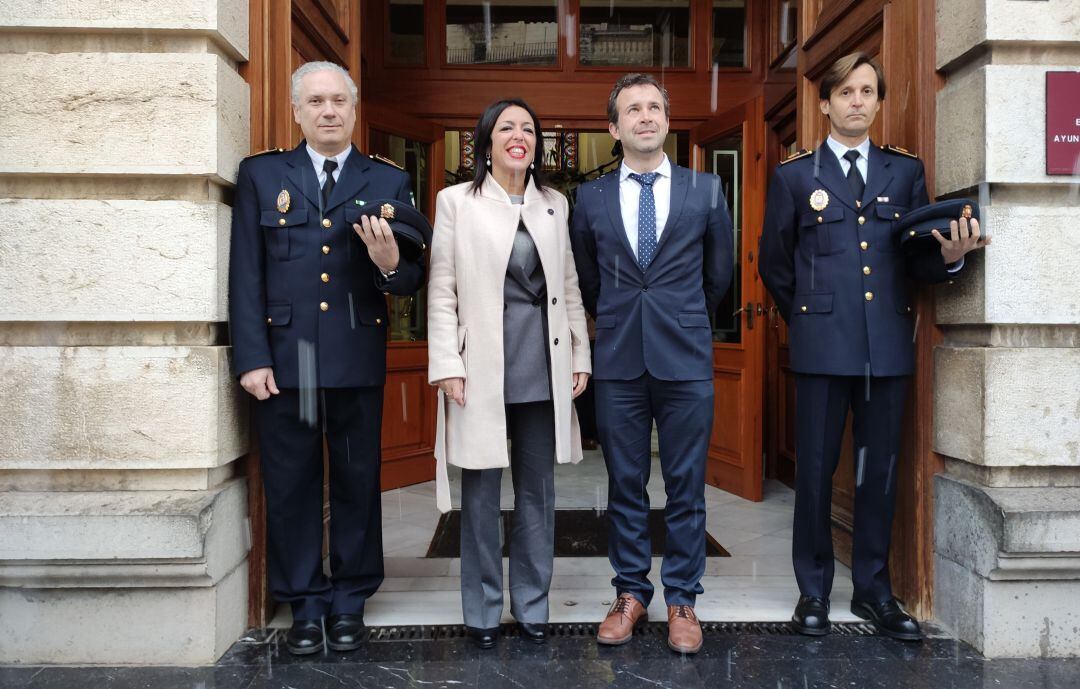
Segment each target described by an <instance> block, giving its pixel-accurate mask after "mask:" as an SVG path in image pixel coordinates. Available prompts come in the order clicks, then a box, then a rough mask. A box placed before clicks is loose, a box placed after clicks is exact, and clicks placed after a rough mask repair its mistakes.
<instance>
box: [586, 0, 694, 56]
mask: <svg viewBox="0 0 1080 689" xmlns="http://www.w3.org/2000/svg"><path fill="white" fill-rule="evenodd" d="M578 53H579V56H580V57H579V60H580V62H581V64H583V65H618V66H637V67H688V66H690V1H689V0H581V30H580V32H579V34H578Z"/></svg>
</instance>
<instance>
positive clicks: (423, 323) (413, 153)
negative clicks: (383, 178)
mask: <svg viewBox="0 0 1080 689" xmlns="http://www.w3.org/2000/svg"><path fill="white" fill-rule="evenodd" d="M370 143H371V146H370V147H371V151H370V152H371V153H376V154H378V155H381V156H383V157H385V158H389V159H390V160H392V161H394V162H395V163H397V164H398V165H400V166H401V167H403V168H405V171H406V172H408V173H409V179H410V181H411V182H412V193H413V204H414V205H415V206H416V207H417V208H418V209H419V210H420V212H421V213H423V214H424V215H427V216H428V217H429V218H430V217H431V215H430V213H429V212H428V208H427V205H428V150H427V144H425V143H423V142H422V141H413V140H412V139H406V138H405V137H402V136H397V135H396V134H388V133H386V132H382V131H379V130H377V129H374V128H372V130H371V142H370ZM426 290H427V288H426V287H421V288H420V290H419V291H417V293H416V296H413V297H398V296H391V297H390V341H391V342H414V341H416V340H426V339H427V314H426V312H425V310H426V308H427V291H426Z"/></svg>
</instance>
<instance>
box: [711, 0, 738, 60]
mask: <svg viewBox="0 0 1080 689" xmlns="http://www.w3.org/2000/svg"><path fill="white" fill-rule="evenodd" d="M712 63H713V64H714V65H717V66H719V67H745V66H746V0H713V10H712Z"/></svg>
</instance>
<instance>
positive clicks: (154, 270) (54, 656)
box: [0, 0, 250, 664]
mask: <svg viewBox="0 0 1080 689" xmlns="http://www.w3.org/2000/svg"><path fill="white" fill-rule="evenodd" d="M4 7H5V9H4V13H3V15H2V16H0V91H2V92H3V93H4V94H5V97H4V98H3V99H0V123H2V124H3V129H4V132H5V135H6V144H5V151H4V155H3V156H2V157H0V294H2V295H3V299H2V300H0V409H3V410H4V413H3V416H2V417H0V491H2V492H0V533H2V534H3V537H2V538H0V639H3V640H4V642H3V643H0V663H9V662H15V663H125V664H126V663H179V664H201V663H210V662H213V661H214V660H215V659H216V658H217V657H219V656H220V655H221V654H222V653H223V652H224V651H225V650H226V649H227V648H228V647H229V645H230V644H231V643H232V642H233V641H235V640H236V638H237V637H238V636H239V635H240V634H241V633H242V632H243V630H244V627H245V623H246V621H247V553H248V549H249V545H248V542H249V540H250V538H249V532H248V524H247V505H246V496H247V491H246V488H245V485H246V484H245V482H244V481H243V480H242V479H240V478H237V477H236V476H235V474H236V472H235V470H234V466H235V461H236V460H237V459H238V458H239V457H241V456H242V455H243V454H244V453H245V452H246V451H247V446H246V444H247V438H248V433H247V424H248V420H247V416H246V414H247V411H246V410H247V404H246V401H245V400H243V399H242V398H241V397H240V395H239V393H238V388H237V386H236V384H235V382H234V380H233V378H232V376H231V374H230V373H229V351H228V348H227V346H226V345H227V342H226V341H225V339H226V338H225V329H224V327H223V326H222V323H223V322H224V321H226V320H227V313H226V284H227V283H226V279H227V272H228V251H229V241H228V237H229V235H228V232H229V218H230V212H229V207H228V205H227V204H226V203H225V199H226V198H227V193H228V190H229V188H230V186H231V184H232V182H233V181H234V178H235V174H236V169H237V165H238V163H239V161H240V159H241V158H242V157H243V156H244V155H246V154H247V152H248V131H249V129H248V127H249V122H248V118H249V114H248V110H249V105H248V103H249V93H248V87H247V85H246V84H245V82H244V80H243V79H242V78H241V77H240V75H239V74H238V73H237V65H238V63H239V62H241V61H243V60H244V59H245V58H246V54H247V49H248V35H247V34H248V6H247V2H246V0H173V1H172V2H168V3H147V2H142V1H140V0H56V1H55V2H40V1H39V0H13V1H11V2H6V3H5V5H4Z"/></svg>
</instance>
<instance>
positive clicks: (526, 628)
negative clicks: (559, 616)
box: [518, 622, 547, 644]
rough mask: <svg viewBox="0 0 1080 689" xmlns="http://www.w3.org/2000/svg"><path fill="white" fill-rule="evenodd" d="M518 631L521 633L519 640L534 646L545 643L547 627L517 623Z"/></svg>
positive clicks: (544, 625)
mask: <svg viewBox="0 0 1080 689" xmlns="http://www.w3.org/2000/svg"><path fill="white" fill-rule="evenodd" d="M518 631H519V632H521V638H522V639H525V640H526V641H531V642H533V643H534V644H544V643H547V625H546V624H533V623H530V622H518Z"/></svg>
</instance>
